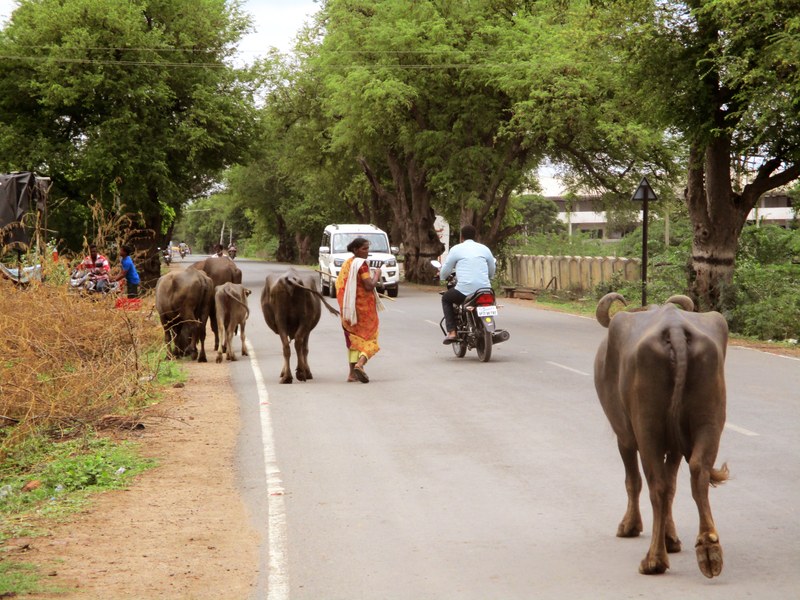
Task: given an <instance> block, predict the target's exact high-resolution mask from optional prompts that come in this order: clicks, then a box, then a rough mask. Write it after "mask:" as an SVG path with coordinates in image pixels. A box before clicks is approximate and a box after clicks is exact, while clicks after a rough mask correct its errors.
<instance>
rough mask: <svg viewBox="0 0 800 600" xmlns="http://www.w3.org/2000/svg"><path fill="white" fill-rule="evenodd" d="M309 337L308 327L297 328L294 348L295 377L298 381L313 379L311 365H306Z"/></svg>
mask: <svg viewBox="0 0 800 600" xmlns="http://www.w3.org/2000/svg"><path fill="white" fill-rule="evenodd" d="M309 337H311V330H310V329H308V328H306V327H303V326H301V327H299V328H298V330H297V337H296V338H295V343H294V348H295V350H296V351H297V379H299V380H300V381H307V380H309V379H314V376H313V375H312V374H311V367H309V366H308V338H309ZM301 340H302V341H301Z"/></svg>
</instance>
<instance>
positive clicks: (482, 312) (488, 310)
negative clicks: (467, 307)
mask: <svg viewBox="0 0 800 600" xmlns="http://www.w3.org/2000/svg"><path fill="white" fill-rule="evenodd" d="M478 316H479V317H494V316H497V307H496V306H479V307H478Z"/></svg>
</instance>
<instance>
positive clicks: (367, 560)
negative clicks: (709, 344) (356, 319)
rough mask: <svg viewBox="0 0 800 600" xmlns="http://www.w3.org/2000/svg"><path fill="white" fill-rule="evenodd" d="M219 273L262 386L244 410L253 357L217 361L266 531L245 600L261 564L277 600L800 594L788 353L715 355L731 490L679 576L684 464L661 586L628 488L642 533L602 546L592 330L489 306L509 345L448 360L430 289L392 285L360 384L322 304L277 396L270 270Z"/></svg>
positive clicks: (616, 496) (717, 503)
mask: <svg viewBox="0 0 800 600" xmlns="http://www.w3.org/2000/svg"><path fill="white" fill-rule="evenodd" d="M237 263H239V264H240V267H241V268H242V269H243V271H244V274H245V275H244V279H245V284H246V285H247V286H248V287H250V288H251V289H252V290H253V295H252V296H251V317H250V321H249V322H248V334H249V340H250V343H251V344H252V346H253V348H254V351H255V356H256V361H255V362H256V368H257V369H258V370H260V371H261V373H262V374H263V378H264V381H265V386H264V387H263V388H262V397H261V401H262V402H264V404H262V405H259V396H258V394H257V391H258V390H257V386H256V379H255V378H254V375H253V369H252V365H251V364H250V363H249V362H248V361H239V362H237V363H235V364H232V365H231V367H232V374H233V376H234V381H235V385H236V387H237V390H238V392H239V394H240V397H241V400H242V419H243V430H242V441H241V458H242V463H241V469H242V486H243V489H245V490H246V497H247V499H248V502H249V503H250V505H251V508H252V510H253V512H254V515H255V519H256V522H258V523H259V526H260V527H261V528H262V530H263V531H264V532H265V535H267V538H266V539H265V544H264V569H263V573H262V577H261V584H260V587H259V590H258V592H257V593H256V594H255V595H254V597H267V578H268V572H267V565H268V563H269V562H270V561H272V571H271V574H272V579H270V581H271V582H272V584H273V585H272V588H271V590H270V594H269V597H270V598H274V599H276V600H277V599H282V598H291V599H292V600H303V599H309V600H317V599H322V598H324V599H327V600H333V599H360V598H363V599H383V598H385V599H392V600H394V599H398V600H405V599H408V600H420V599H450V598H453V599H480V600H485V599H488V598H492V599H495V598H496V599H532V598H537V599H538V598H545V599H549V598H554V599H556V598H557V599H573V598H574V599H583V598H609V599H617V598H648V599H660V598H664V599H666V598H669V599H670V600H672V599H674V598H681V599H691V598H703V599H716V598H720V599H721V598H725V599H730V598H749V597H752V598H759V599H770V598H775V599H784V598H795V597H798V594H800V591H798V590H800V569H798V568H797V564H798V561H799V559H800V546H799V545H798V539H800V513H799V512H798V511H799V509H798V498H800V483H798V482H799V481H800V442H798V434H800V406H799V402H798V400H800V393H799V392H798V390H800V361H798V360H794V359H788V358H783V357H779V356H775V355H770V354H765V353H760V352H755V351H750V350H745V349H740V348H733V347H732V348H730V349H729V354H728V360H727V383H728V427H727V429H726V431H725V434H724V435H723V439H722V447H721V450H720V461H719V462H722V461H727V462H728V463H729V466H730V468H731V473H732V480H731V481H730V482H728V483H727V484H725V485H724V486H722V487H719V488H716V489H713V490H712V492H711V501H712V508H713V510H714V516H715V519H716V521H717V526H718V529H719V531H720V535H721V541H722V544H723V549H724V552H725V568H724V570H723V574H722V576H721V577H720V578H717V579H714V580H707V579H706V578H705V577H703V576H702V574H701V573H700V571H699V570H698V568H697V565H696V561H695V556H694V551H693V545H694V537H695V535H696V530H697V522H698V520H697V512H696V509H695V507H694V504H693V502H692V500H691V494H690V490H689V483H688V476H689V475H688V468H687V467H686V466H685V465H684V466H683V467H682V469H681V473H680V475H679V483H678V494H677V498H676V501H675V520H676V524H677V527H678V532H679V535H680V537H681V538H682V540H683V544H684V551H683V552H682V553H680V554H674V555H671V559H670V560H671V569H670V571H669V572H668V573H667V574H666V575H663V576H653V577H646V576H643V575H639V574H638V572H637V569H638V564H639V561H640V560H641V558H642V557H643V556H644V554H645V552H646V550H647V545H648V543H649V538H650V533H649V528H650V526H651V518H650V516H651V511H650V507H649V502H648V501H647V494H646V492H645V493H644V494H643V503H642V509H643V517H644V519H645V533H644V534H643V535H642V536H641V537H640V538H638V539H624V540H623V539H618V538H616V537H615V535H614V534H615V532H616V527H617V524H618V522H619V520H620V518H621V517H622V514H623V512H624V509H625V490H624V485H623V482H624V473H623V468H622V464H621V462H620V459H619V456H618V454H617V450H616V444H615V440H614V438H613V435H612V433H611V430H610V427H609V426H608V425H607V423H606V421H605V418H604V416H603V414H602V411H601V409H600V407H599V405H598V402H597V399H596V396H595V392H594V388H593V384H592V377H591V373H592V361H593V357H594V352H595V349H596V347H597V344H598V343H599V340H600V339H601V337H602V336H603V334H604V332H605V330H604V329H603V328H601V327H600V326H599V325H598V324H597V323H596V322H595V321H594V320H592V319H587V318H581V317H576V316H571V315H566V314H561V313H557V312H550V311H544V310H538V309H536V308H535V304H533V303H531V304H526V305H524V306H521V305H508V306H506V307H504V308H503V309H501V312H500V316H499V317H498V323H499V325H500V326H501V327H505V328H507V329H509V330H510V332H511V336H512V337H511V340H510V341H508V342H506V343H504V344H502V345H498V346H496V347H495V351H494V353H493V356H492V360H491V362H489V363H480V362H478V360H477V357H476V355H475V353H474V351H473V352H470V353H468V354H467V356H466V358H463V359H457V358H455V357H454V356H453V354H452V351H451V350H450V349H449V348H448V347H445V346H443V345H441V343H440V338H441V334H440V332H439V328H438V324H437V323H438V321H439V318H440V306H439V298H438V296H437V295H436V294H435V293H433V292H430V291H423V290H419V289H414V288H413V287H412V286H405V287H403V288H401V291H400V296H399V298H398V299H397V301H396V302H387V308H388V310H387V311H386V312H384V313H381V333H380V342H381V347H382V350H381V352H380V353H379V354H378V355H377V356H376V357H375V358H374V360H373V361H371V362H370V363H369V365H368V372H369V375H370V377H371V379H372V381H371V383H369V384H368V385H363V384H358V383H350V384H348V383H345V381H344V379H345V377H346V375H347V364H346V358H345V351H344V342H343V336H342V333H341V328H340V326H339V323H338V320H337V319H336V318H334V317H332V316H330V315H328V314H327V313H324V312H323V316H322V319H321V322H320V324H319V325H318V327H317V329H315V331H314V332H313V334H312V337H311V351H310V365H311V369H312V371H313V373H314V380H313V381H311V382H307V383H298V382H295V383H294V384H292V385H279V384H278V383H277V382H278V374H279V372H280V368H281V360H282V358H281V351H280V343H279V340H278V338H277V336H275V335H274V334H272V333H271V332H270V331H269V330H268V329H267V328H266V325H265V324H264V321H263V318H262V315H261V311H260V308H259V303H258V298H259V295H260V292H261V286H262V284H263V280H264V276H265V274H266V272H267V269H278V268H280V269H282V268H283V267H280V266H278V265H269V266H267V265H263V264H259V263H255V262H245V261H242V262H240V261H238V260H237ZM236 347H237V348H238V342H237V346H236ZM293 365H294V362H293ZM263 394H266V397H265V396H263ZM265 426H266V429H265ZM262 431H267V438H268V439H266V440H262ZM269 438H271V439H269ZM264 441H266V445H267V447H268V451H267V452H266V453H264V452H263V451H262V442H264ZM273 451H274V454H273ZM265 473H268V474H269V476H270V478H271V482H270V483H269V484H265ZM270 511H271V513H270ZM268 513H270V514H268ZM269 534H271V537H270V536H269Z"/></svg>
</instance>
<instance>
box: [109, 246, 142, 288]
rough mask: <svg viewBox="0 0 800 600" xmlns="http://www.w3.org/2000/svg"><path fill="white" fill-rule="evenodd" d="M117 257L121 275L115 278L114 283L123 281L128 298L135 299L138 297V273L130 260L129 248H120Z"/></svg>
mask: <svg viewBox="0 0 800 600" xmlns="http://www.w3.org/2000/svg"><path fill="white" fill-rule="evenodd" d="M119 257H120V266H121V267H122V273H120V274H119V275H118V276H117V278H116V280H115V281H121V280H123V279H124V280H125V287H126V288H127V296H128V298H137V297H138V296H139V273H138V272H137V271H136V266H135V265H134V264H133V259H132V258H131V247H130V246H122V248H120V250H119Z"/></svg>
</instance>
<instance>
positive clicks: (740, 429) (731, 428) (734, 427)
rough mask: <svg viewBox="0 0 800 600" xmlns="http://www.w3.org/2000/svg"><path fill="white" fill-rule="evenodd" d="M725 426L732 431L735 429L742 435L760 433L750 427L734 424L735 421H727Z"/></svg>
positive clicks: (751, 435)
mask: <svg viewBox="0 0 800 600" xmlns="http://www.w3.org/2000/svg"><path fill="white" fill-rule="evenodd" d="M725 428H726V429H730V430H731V431H735V432H736V433H741V434H742V435H747V436H750V437H753V436H757V435H758V434H757V433H756V432H755V431H750V430H749V429H745V428H744V427H739V426H738V425H734V424H733V423H725Z"/></svg>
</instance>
